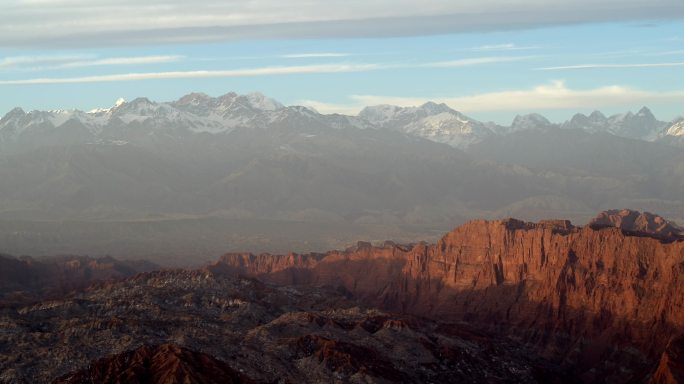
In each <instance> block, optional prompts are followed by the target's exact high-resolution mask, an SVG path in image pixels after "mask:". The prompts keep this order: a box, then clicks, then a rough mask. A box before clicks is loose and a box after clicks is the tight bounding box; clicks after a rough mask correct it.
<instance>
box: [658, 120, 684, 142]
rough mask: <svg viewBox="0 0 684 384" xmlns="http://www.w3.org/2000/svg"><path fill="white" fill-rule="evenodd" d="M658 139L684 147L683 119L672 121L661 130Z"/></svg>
mask: <svg viewBox="0 0 684 384" xmlns="http://www.w3.org/2000/svg"><path fill="white" fill-rule="evenodd" d="M658 141H660V142H662V143H666V144H670V145H675V146H679V147H684V119H679V120H676V121H674V122H673V123H672V124H671V125H670V126H669V127H667V128H666V129H665V130H664V131H663V133H662V134H661V136H660V138H659V139H658Z"/></svg>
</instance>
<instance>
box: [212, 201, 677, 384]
mask: <svg viewBox="0 0 684 384" xmlns="http://www.w3.org/2000/svg"><path fill="white" fill-rule="evenodd" d="M625 213H627V212H625ZM632 216H634V214H633V213H631V212H630V213H628V214H625V215H620V216H619V217H625V218H629V217H632ZM604 217H611V214H610V213H602V214H601V215H599V217H598V218H597V220H596V222H599V221H600V222H603V221H601V220H602V219H603V218H604ZM613 217H614V216H613ZM636 217H642V218H645V217H649V218H650V221H649V222H651V223H655V222H658V223H661V224H663V221H662V218H658V217H655V216H649V215H647V214H639V215H636ZM614 223H615V225H619V226H620V228H617V227H615V226H605V225H604V226H601V227H600V228H598V227H592V226H586V227H583V228H580V227H575V226H573V225H572V224H571V223H570V222H569V221H542V222H539V223H527V222H523V221H519V220H515V219H507V220H498V221H472V222H469V223H467V224H465V225H463V226H461V227H459V228H456V229H455V230H454V231H452V232H450V233H448V234H446V235H445V236H444V237H443V238H442V239H441V240H440V241H439V242H438V243H437V244H434V245H428V244H425V243H418V244H415V245H411V246H401V245H395V244H392V243H385V244H383V245H382V246H377V247H374V246H371V245H370V244H367V243H362V244H359V245H358V246H357V247H353V248H350V249H347V250H345V251H334V252H329V253H327V254H310V255H296V254H290V255H278V256H273V255H251V254H228V255H225V256H224V257H223V258H222V259H221V260H220V261H219V262H218V263H217V264H216V265H215V266H214V267H213V268H216V269H218V270H222V271H233V273H243V274H246V275H249V276H255V277H257V278H259V279H262V280H264V281H267V282H271V283H274V284H279V285H307V286H318V285H332V286H338V287H341V288H340V289H344V290H346V291H349V292H350V293H351V294H352V295H354V297H358V298H360V299H362V300H363V301H364V302H367V303H369V304H372V305H377V306H379V307H381V308H385V309H389V310H394V311H401V312H407V313H414V314H421V315H423V316H429V317H432V318H435V319H450V320H461V321H468V322H473V323H476V324H481V325H482V326H483V327H484V328H486V329H487V330H489V331H494V332H500V333H501V334H502V335H509V336H513V337H515V338H518V339H519V340H521V341H523V342H525V343H528V344H532V345H535V346H536V348H538V349H539V350H540V351H543V354H544V355H545V356H547V357H550V358H553V359H556V361H559V362H560V363H561V364H562V365H563V366H565V367H572V369H573V370H574V372H575V373H576V374H577V375H579V376H580V377H582V378H583V380H585V381H588V382H594V381H599V382H600V381H611V382H612V381H614V382H626V381H629V380H633V379H635V378H638V377H643V376H644V375H646V373H645V372H647V371H648V370H649V369H652V368H653V367H654V361H655V359H657V358H658V356H659V355H660V354H661V353H662V351H663V350H664V348H665V346H666V344H667V343H668V341H669V340H670V338H671V337H674V336H676V335H677V334H678V333H679V332H682V330H684V294H682V292H684V241H683V239H682V237H680V236H679V235H675V234H672V235H670V236H669V237H667V238H664V237H663V236H662V235H661V234H659V233H656V234H654V233H652V232H638V231H634V230H635V229H640V228H642V227H641V226H639V224H640V220H634V221H633V222H632V224H635V223H636V224H637V226H636V227H635V226H633V225H630V226H627V227H626V223H627V220H624V221H622V222H619V221H615V222H614ZM666 227H667V224H663V225H661V226H660V228H666ZM625 228H628V229H629V230H628V231H625V230H624V229H625ZM644 228H646V229H649V228H650V227H648V226H647V227H644ZM650 230H651V229H649V231H650ZM635 349H636V350H639V351H641V352H640V353H639V354H636V355H634V354H633V353H632V352H633V351H634V350H635ZM607 362H610V365H611V366H612V368H606V367H607V366H606V364H607Z"/></svg>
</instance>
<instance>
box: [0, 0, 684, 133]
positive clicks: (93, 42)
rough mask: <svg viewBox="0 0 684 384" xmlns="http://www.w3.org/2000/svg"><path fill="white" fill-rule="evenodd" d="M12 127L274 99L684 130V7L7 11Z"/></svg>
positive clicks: (225, 6) (6, 82) (297, 5)
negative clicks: (47, 115)
mask: <svg viewBox="0 0 684 384" xmlns="http://www.w3.org/2000/svg"><path fill="white" fill-rule="evenodd" d="M1 6H2V8H3V10H2V13H1V16H0V18H2V22H1V23H0V116H1V115H4V113H6V112H8V111H9V110H11V109H12V108H14V107H21V108H23V109H25V110H33V109H39V110H51V109H73V108H76V109H81V110H86V111H87V110H90V109H94V108H103V107H108V106H111V105H113V104H114V102H115V100H117V99H119V98H125V99H127V100H131V99H134V98H136V97H147V98H149V99H151V100H156V101H170V100H175V99H178V98H180V97H181V96H183V95H185V94H188V93H191V92H203V93H206V94H209V95H211V96H219V95H222V94H225V93H228V92H231V91H234V92H238V93H249V92H261V93H263V94H265V95H267V96H270V97H272V98H275V99H277V100H278V101H280V102H282V103H283V104H286V105H295V104H296V105H306V106H310V107H313V108H315V109H316V110H318V111H319V112H321V113H335V112H337V113H346V114H356V113H358V111H359V110H360V109H361V108H363V107H364V106H366V105H375V104H395V105H401V106H412V105H420V104H423V103H425V102H426V101H435V102H444V103H446V104H448V105H449V106H451V107H452V108H454V109H456V110H458V111H461V112H463V113H466V114H467V115H469V116H471V117H474V118H477V119H480V120H485V121H495V122H497V123H500V124H509V123H510V121H511V120H512V119H513V117H514V116H515V115H517V114H525V113H532V112H537V113H541V114H544V115H545V116H547V117H549V118H550V119H551V120H553V121H558V122H560V121H563V120H566V119H568V118H570V117H571V116H572V115H573V114H574V113H576V112H582V113H590V112H592V111H593V110H596V109H599V110H601V111H603V112H604V113H607V114H612V113H620V112H624V111H628V110H632V111H636V110H638V109H639V108H641V107H642V106H648V107H649V108H651V110H652V111H653V112H654V114H655V115H656V116H657V117H658V118H660V119H661V120H673V119H675V118H678V117H680V116H684V1H681V0H650V1H644V0H621V1H614V0H595V1H589V0H555V1H549V0H516V1H510V0H479V1H477V2H474V1H467V2H466V1H457V0H422V1H415V0H414V1H406V0H393V1H386V0H364V1H358V0H348V1H345V2H339V1H335V2H332V1H316V0H292V1H288V2H282V1H274V0H249V1H225V0H224V1H218V0H196V1H192V2H189V1H186V0H184V1H180V0H166V1H160V0H149V1H146V2H139V1H132V0H100V1H93V0H90V1H84V0H4V1H3V3H2V5H1Z"/></svg>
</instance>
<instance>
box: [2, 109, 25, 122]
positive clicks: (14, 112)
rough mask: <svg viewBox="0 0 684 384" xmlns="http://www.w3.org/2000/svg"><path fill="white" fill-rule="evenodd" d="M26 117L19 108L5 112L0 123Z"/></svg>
mask: <svg viewBox="0 0 684 384" xmlns="http://www.w3.org/2000/svg"><path fill="white" fill-rule="evenodd" d="M23 116H26V112H25V111H24V110H23V109H21V108H20V107H16V108H13V109H12V110H11V111H9V112H7V113H6V114H5V116H3V117H2V119H0V122H2V123H4V122H6V121H9V120H11V119H15V118H19V117H23Z"/></svg>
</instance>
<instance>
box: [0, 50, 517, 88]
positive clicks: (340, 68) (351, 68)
mask: <svg viewBox="0 0 684 384" xmlns="http://www.w3.org/2000/svg"><path fill="white" fill-rule="evenodd" d="M527 58H529V57H527V56H524V57H523V56H521V57H514V56H513V57H479V58H470V59H461V60H452V61H440V62H428V63H418V64H391V63H337V64H309V65H294V66H272V67H257V68H241V69H227V70H211V71H209V70H196V71H168V72H142V73H124V74H109V75H96V76H79V77H65V78H60V77H43V78H34V79H20V80H0V85H33V84H73V83H98V82H112V81H136V80H159V79H191V78H208V77H251V76H273V75H292V74H306V73H344V72H367V71H378V70H383V69H402V68H403V69H408V68H451V67H465V66H478V65H489V64H496V63H502V62H510V61H517V60H525V59H527ZM133 59H134V58H121V59H120V60H118V61H117V60H116V59H111V60H113V61H114V62H120V63H130V62H131V61H133ZM138 59H141V60H143V58H138ZM91 65H92V62H91Z"/></svg>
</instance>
